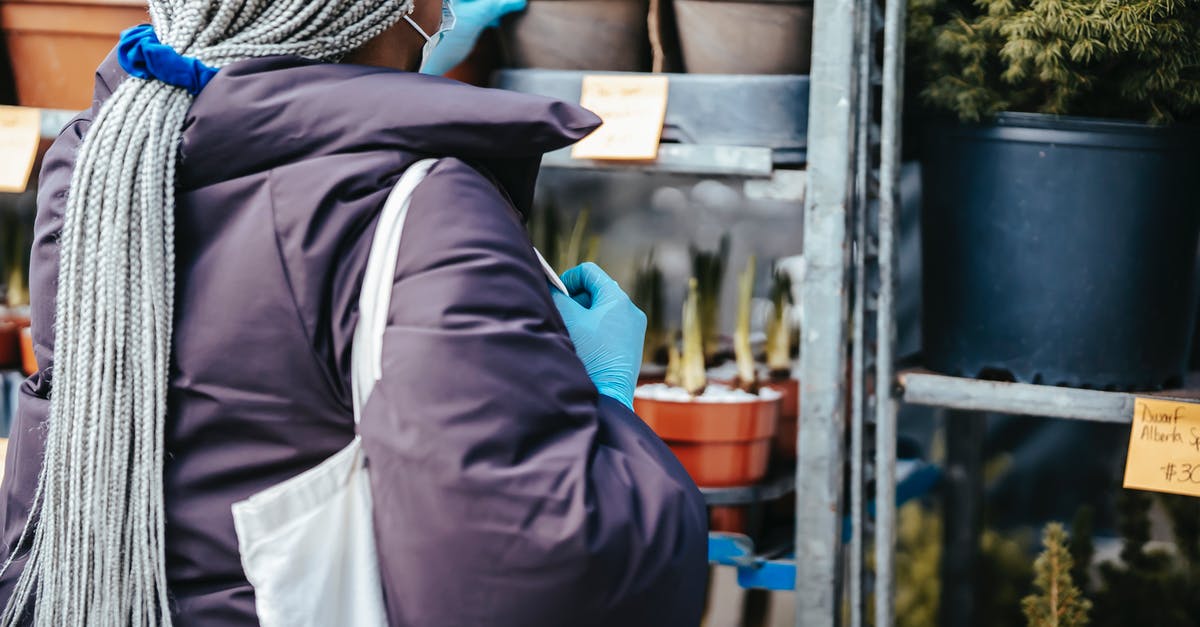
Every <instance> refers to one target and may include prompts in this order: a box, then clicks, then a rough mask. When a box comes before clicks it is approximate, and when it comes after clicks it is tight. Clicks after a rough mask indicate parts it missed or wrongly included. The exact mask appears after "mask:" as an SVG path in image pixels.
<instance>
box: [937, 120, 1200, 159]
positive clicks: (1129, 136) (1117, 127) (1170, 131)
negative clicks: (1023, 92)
mask: <svg viewBox="0 0 1200 627" xmlns="http://www.w3.org/2000/svg"><path fill="white" fill-rule="evenodd" d="M929 122H932V124H930V125H929V128H930V129H933V130H935V132H937V133H939V134H945V133H953V134H955V135H959V136H967V137H972V138H975V139H979V140H984V141H1006V142H1018V143H1035V144H1056V145H1068V146H1100V147H1110V148H1127V149H1135V150H1136V149H1154V150H1161V149H1162V147H1163V145H1164V144H1166V145H1177V146H1181V147H1188V148H1194V147H1195V146H1196V145H1200V126H1198V125H1195V124H1185V123H1176V124H1150V123H1147V122H1137V121H1133V120H1118V119H1111V118H1089V117H1075V116H1059V115H1050V114H1046V113H1022V112H1015V111H1005V112H1002V113H998V114H996V115H995V116H994V117H993V118H991V119H990V120H985V121H982V122H963V121H961V120H959V119H958V118H955V117H953V116H947V115H935V116H930V118H929Z"/></svg>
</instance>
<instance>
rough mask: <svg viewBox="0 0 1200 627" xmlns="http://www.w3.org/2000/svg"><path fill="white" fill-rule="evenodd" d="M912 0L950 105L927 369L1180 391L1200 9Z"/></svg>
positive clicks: (919, 69)
mask: <svg viewBox="0 0 1200 627" xmlns="http://www.w3.org/2000/svg"><path fill="white" fill-rule="evenodd" d="M910 6H911V22H910V33H909V35H910V36H909V40H910V44H911V53H910V59H911V63H910V67H912V68H914V71H915V72H916V73H917V74H918V76H917V77H916V78H917V80H916V81H915V82H917V83H920V84H921V85H922V89H921V95H922V101H923V103H924V104H925V105H926V106H928V107H929V108H931V109H932V110H934V111H938V112H941V113H943V114H948V115H947V116H946V117H945V118H942V119H937V120H934V121H930V122H929V123H928V124H926V125H924V126H925V132H924V133H923V136H922V140H923V141H922V144H923V146H922V147H923V154H922V161H923V172H924V215H923V227H922V228H923V232H922V238H923V246H924V263H923V268H924V277H923V283H924V287H925V298H924V305H923V308H924V334H923V335H924V341H925V347H924V353H925V358H926V360H927V365H928V366H929V367H931V368H933V369H935V370H939V371H943V372H948V373H950V374H959V375H966V376H985V377H1001V378H1008V379H1015V380H1019V381H1024V382H1033V383H1039V382H1040V383H1047V384H1062V385H1074V386H1092V387H1101V388H1112V387H1117V388H1157V387H1161V386H1163V385H1165V384H1172V383H1176V382H1179V380H1180V378H1181V376H1182V373H1183V372H1184V369H1185V364H1186V359H1187V347H1188V346H1189V342H1188V339H1189V336H1190V333H1191V328H1190V321H1191V320H1193V318H1192V317H1191V315H1192V311H1193V303H1194V302H1195V286H1196V276H1195V274H1194V270H1193V268H1194V265H1195V264H1194V261H1195V259H1196V244H1197V236H1198V234H1200V177H1197V176H1196V172H1198V171H1200V132H1197V130H1196V127H1195V126H1194V125H1192V124H1191V123H1192V122H1194V121H1195V120H1196V118H1197V116H1198V115H1200V74H1198V72H1197V67H1200V45H1198V44H1197V42H1200V3H1196V2H1179V1H1178V0H1123V1H1121V2H1095V1H1093V0H978V1H976V2H966V1H963V0H910ZM1147 299H1152V300H1155V301H1161V300H1163V299H1169V300H1170V302H1171V305H1170V306H1148V302H1149V301H1148V300H1147Z"/></svg>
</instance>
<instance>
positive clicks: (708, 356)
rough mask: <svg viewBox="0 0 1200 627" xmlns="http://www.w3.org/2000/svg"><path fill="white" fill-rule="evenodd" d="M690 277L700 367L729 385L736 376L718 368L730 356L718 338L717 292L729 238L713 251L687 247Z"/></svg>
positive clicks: (723, 240) (718, 313)
mask: <svg viewBox="0 0 1200 627" xmlns="http://www.w3.org/2000/svg"><path fill="white" fill-rule="evenodd" d="M691 257H692V276H693V277H694V278H695V280H696V284H697V299H698V302H697V307H698V308H699V326H700V341H701V344H702V346H703V353H704V364H705V366H706V367H708V368H714V369H715V371H714V372H713V373H711V375H712V376H711V378H713V379H714V380H716V381H719V382H721V383H730V382H732V381H733V379H734V377H735V376H736V374H737V373H736V372H735V371H732V370H729V371H726V369H725V368H722V366H724V365H725V364H726V363H727V362H728V361H729V359H730V358H731V357H732V356H733V355H732V354H731V352H730V350H729V349H728V348H726V347H725V346H724V345H723V342H722V338H721V288H722V286H723V285H724V283H725V268H726V267H727V266H728V264H729V234H728V233H727V234H725V235H723V236H722V237H721V243H720V244H719V245H718V246H717V249H716V250H703V249H701V248H698V247H696V246H694V245H693V246H692V247H691Z"/></svg>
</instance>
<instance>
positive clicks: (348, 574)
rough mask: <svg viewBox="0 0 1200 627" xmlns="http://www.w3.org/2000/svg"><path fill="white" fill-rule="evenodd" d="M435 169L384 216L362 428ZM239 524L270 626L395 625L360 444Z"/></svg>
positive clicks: (366, 283) (368, 313) (288, 484)
mask: <svg viewBox="0 0 1200 627" xmlns="http://www.w3.org/2000/svg"><path fill="white" fill-rule="evenodd" d="M436 163H437V160H435V159H426V160H423V161H418V162H417V163H415V164H413V165H412V166H410V167H409V168H408V170H406V171H405V173H404V174H403V175H402V176H401V177H400V180H399V181H398V182H397V183H396V186H395V188H393V190H392V192H391V194H390V195H389V196H388V199H387V202H386V203H385V204H384V207H383V211H382V212H381V213H380V216H379V223H378V225H377V226H376V229H375V236H374V239H373V240H372V243H371V252H370V255H369V256H368V258H367V267H366V271H365V272H364V274H363V284H362V291H361V292H360V293H359V300H358V304H359V320H358V326H357V327H356V328H355V331H354V348H353V354H352V357H351V359H352V362H351V375H350V378H351V392H352V394H351V395H352V398H353V403H354V423H355V425H357V424H358V422H359V419H360V416H361V410H362V405H363V403H365V402H366V400H367V399H368V398H369V397H370V395H371V391H372V389H373V388H374V386H375V383H376V382H377V381H378V380H379V379H380V378H381V377H382V376H383V364H382V353H383V335H384V331H385V329H386V327H387V318H388V312H389V310H390V307H391V296H392V281H393V280H394V276H395V273H396V258H397V255H398V254H399V250H400V237H401V234H402V233H403V230H404V221H405V218H406V217H407V214H408V207H409V201H410V199H411V197H412V193H413V190H414V189H416V187H417V185H418V184H419V183H420V182H421V181H422V180H424V178H425V176H426V175H427V174H428V173H429V171H430V170H431V169H432V168H433V166H434V165H436ZM534 253H535V255H536V257H537V259H538V262H539V263H540V264H541V267H542V269H543V271H544V272H545V274H546V278H547V280H548V281H549V282H550V283H551V285H553V286H554V287H555V289H557V290H559V291H561V292H563V293H566V292H567V290H566V287H565V286H564V285H563V284H562V280H561V279H560V278H559V277H558V275H557V274H556V273H555V272H554V270H553V269H552V268H551V267H550V265H549V264H548V263H547V262H546V260H545V259H544V258H543V257H542V255H541V253H540V252H538V251H537V250H536V249H535V250H534ZM233 522H234V528H235V530H236V531H237V537H238V550H239V552H240V553H241V560H242V568H243V569H244V570H245V573H246V579H247V580H248V581H249V582H250V585H251V586H253V588H254V595H255V610H256V612H257V614H258V619H259V622H260V623H261V625H262V627H285V626H286V627H326V626H328V625H355V626H361V627H372V626H376V625H379V626H386V625H387V612H386V609H385V606H384V602H383V586H382V583H381V581H380V575H379V561H378V555H377V551H376V548H375V535H374V533H375V532H374V527H373V525H372V509H371V485H370V476H369V475H368V470H367V465H366V458H365V456H364V453H363V450H362V440H361V438H360V437H359V436H357V435H356V436H355V437H354V440H353V441H351V442H350V444H348V445H346V447H345V448H343V449H342V450H341V451H339V452H338V453H336V454H335V455H333V456H332V457H329V458H328V459H326V460H325V461H324V462H321V463H320V464H319V465H317V466H316V467H314V468H312V469H311V470H308V471H306V472H304V473H302V474H300V475H297V476H296V477H293V478H292V479H289V480H287V481H284V482H283V483H280V484H278V485H275V486H272V487H271V488H268V489H267V490H264V491H262V492H259V493H258V494H255V495H254V496H251V497H250V498H248V499H246V500H244V501H239V502H237V503H234V504H233Z"/></svg>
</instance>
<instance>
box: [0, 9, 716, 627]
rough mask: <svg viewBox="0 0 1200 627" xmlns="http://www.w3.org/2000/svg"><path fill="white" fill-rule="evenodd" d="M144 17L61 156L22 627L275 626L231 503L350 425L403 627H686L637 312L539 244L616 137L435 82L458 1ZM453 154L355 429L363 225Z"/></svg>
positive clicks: (15, 466) (695, 542)
mask: <svg viewBox="0 0 1200 627" xmlns="http://www.w3.org/2000/svg"><path fill="white" fill-rule="evenodd" d="M149 8H150V18H151V22H152V26H150V25H147V26H143V27H139V28H137V29H131V30H130V31H127V32H126V33H124V34H123V36H122V41H121V44H120V46H119V47H118V49H117V50H116V51H115V52H114V54H113V55H111V56H110V58H109V59H108V60H106V61H105V62H104V64H103V65H102V66H101V67H100V68H99V70H98V71H97V80H96V88H95V99H94V106H93V107H92V109H91V110H90V111H87V112H84V113H83V114H81V115H80V116H79V117H78V118H76V119H75V120H74V121H73V122H72V123H71V124H70V125H69V126H68V127H67V128H66V129H65V130H64V131H63V132H62V134H61V136H60V137H59V138H58V139H57V141H56V142H55V143H54V145H53V147H52V148H51V149H50V151H49V152H48V154H47V155H46V158H45V161H44V166H43V171H42V175H41V179H40V188H39V197H38V218H37V226H36V238H35V244H34V250H33V262H32V272H31V274H32V287H33V317H34V328H33V331H34V339H35V344H36V351H37V356H38V362H39V364H40V365H41V371H40V372H38V373H37V374H36V375H34V376H33V377H31V378H30V379H29V380H28V381H27V382H26V384H25V385H24V386H23V388H22V390H21V393H22V395H21V401H20V409H19V415H18V417H17V419H16V421H15V424H14V426H13V429H12V438H11V442H10V447H9V454H8V459H7V462H6V467H5V475H4V481H3V485H2V487H0V492H2V498H0V507H2V508H3V510H2V511H3V516H2V518H0V520H3V525H4V527H3V532H4V541H5V545H6V547H7V550H8V554H9V556H10V557H9V559H8V561H7V562H6V563H5V565H4V569H3V572H2V573H0V601H3V603H4V608H5V609H4V612H3V615H2V616H0V623H2V624H3V625H23V624H36V625H54V626H61V625H103V626H109V625H111V626H114V627H125V626H128V625H172V624H174V625H220V626H226V625H233V626H236V625H255V624H258V617H257V616H256V611H255V596H254V589H253V587H252V586H251V585H250V583H248V581H247V579H246V576H245V574H244V572H243V569H242V563H241V558H240V556H239V553H238V538H237V532H236V530H235V526H234V523H233V518H232V515H231V507H232V505H233V504H234V503H236V502H239V501H243V500H245V499H247V498H248V497H250V496H251V495H254V494H257V493H260V492H261V491H263V490H264V489H266V488H269V487H271V486H274V485H277V484H279V483H281V482H283V481H285V480H287V479H289V478H292V477H295V476H297V475H299V474H300V473H303V472H304V471H306V470H308V469H310V468H313V467H314V466H316V465H317V464H319V463H320V462H322V460H325V459H326V458H328V457H330V456H331V455H333V454H334V453H335V452H337V451H339V450H340V449H342V447H344V446H346V445H347V443H348V442H350V441H351V440H352V439H353V438H354V437H355V434H356V433H357V434H358V435H360V436H361V438H362V442H363V447H364V448H363V450H364V451H365V457H366V459H367V462H368V464H369V467H370V481H371V483H370V492H371V498H372V500H373V502H374V514H373V521H374V536H375V543H376V547H377V553H378V562H379V570H380V573H381V579H382V586H383V598H384V601H385V604H386V611H387V615H388V622H389V623H390V624H394V625H429V626H450V625H501V626H508V625H514V626H515V625H520V626H534V627H536V626H540V625H547V626H560V625H561V626H568V625H570V626H576V625H625V626H636V625H647V626H651V625H653V626H667V627H671V626H675V625H678V626H684V625H695V624H697V623H698V622H699V614H700V605H701V604H702V602H703V586H704V581H705V577H706V569H705V564H704V562H705V542H704V532H705V514H704V506H703V502H702V499H701V498H700V496H699V494H698V492H697V490H696V489H695V486H694V485H692V483H691V482H690V480H689V479H688V477H687V476H686V474H685V473H684V472H683V470H682V469H681V468H680V466H679V465H678V463H677V462H676V461H675V460H674V458H673V457H672V456H671V454H670V452H669V451H668V450H667V449H666V448H665V447H664V446H663V444H662V443H661V442H660V441H659V440H658V439H657V438H656V437H655V436H654V435H653V434H652V433H651V432H650V431H649V430H648V429H647V428H646V427H645V425H644V424H642V423H641V422H640V421H639V420H638V418H637V417H636V416H635V415H634V414H633V413H632V411H631V410H630V405H631V398H632V389H633V381H634V378H635V375H636V357H633V355H635V354H636V355H637V356H640V354H641V346H640V344H641V339H642V337H641V334H642V333H643V331H644V325H645V319H644V317H643V316H641V314H640V312H637V311H636V308H633V306H632V305H630V304H629V301H628V299H627V298H625V296H624V294H623V293H622V292H621V291H620V288H619V287H617V286H616V284H615V283H614V282H612V280H611V279H608V278H607V277H606V276H605V275H604V274H603V272H602V271H600V270H599V269H598V268H596V267H594V266H587V267H581V268H578V269H575V270H572V271H571V272H569V273H568V274H567V275H566V276H565V277H564V279H565V282H566V284H567V286H568V287H569V288H570V292H571V297H566V296H561V295H553V296H552V295H551V292H550V289H549V288H548V287H547V284H546V280H545V277H544V275H542V274H541V270H540V269H539V266H538V261H537V259H536V257H535V254H534V252H533V250H532V249H531V247H530V245H529V242H528V239H527V237H526V235H525V233H524V230H523V229H522V219H523V216H524V215H525V213H526V212H527V211H528V209H529V205H530V202H531V199H532V193H533V183H534V179H535V177H536V174H537V169H538V164H539V162H540V159H541V156H542V155H543V154H544V153H546V152H548V151H551V150H555V149H558V148H562V147H564V146H567V145H569V144H571V143H573V142H575V141H577V140H578V139H580V138H581V137H583V136H584V135H586V134H587V133H589V132H590V131H591V130H592V129H594V128H595V127H596V126H597V125H598V120H597V119H596V118H595V116H593V115H592V114H590V113H588V112H586V111H584V110H582V109H580V108H578V107H576V106H574V105H570V104H565V103H561V102H555V101H551V100H546V99H541V98H536V97H531V96H525V95H519V94H512V93H506V92H499V91H493V90H485V89H478V88H474V87H468V86H466V85H462V84H459V83H455V82H452V81H448V80H444V79H440V78H435V77H430V76H425V75H421V74H416V73H413V72H414V71H415V70H417V69H418V67H419V65H420V64H421V60H422V59H423V58H425V57H427V55H428V53H429V52H430V50H431V48H432V46H434V45H436V43H437V41H438V40H439V39H440V33H442V32H443V31H444V29H445V28H446V27H449V26H450V24H449V23H447V21H446V20H443V17H442V16H443V13H445V14H446V15H447V16H448V17H451V18H452V12H449V11H447V10H444V9H446V8H447V7H443V6H441V5H440V4H438V2H437V0H416V4H414V0H150V2H149ZM440 20H441V21H440ZM431 33H433V34H432V35H431ZM430 157H433V158H437V159H438V161H437V164H436V165H435V166H434V167H433V169H432V170H431V171H430V172H429V174H428V175H427V176H426V178H425V179H424V180H423V181H422V182H421V183H420V184H419V185H417V187H416V188H415V191H414V192H413V194H412V196H411V202H410V208H409V212H408V218H407V225H406V226H405V231H404V242H403V244H402V245H401V246H400V249H399V250H400V252H399V256H398V257H397V259H396V271H395V275H394V282H393V285H392V296H393V297H392V299H391V308H390V312H389V316H388V320H387V325H386V330H385V332H384V335H383V337H384V341H383V360H382V364H383V367H382V377H381V378H380V379H379V382H378V383H377V384H376V386H375V388H374V392H373V393H372V394H371V396H370V397H369V398H368V399H367V400H366V402H365V405H364V406H363V408H362V411H361V424H360V425H358V427H357V428H356V426H355V424H354V418H353V414H354V412H353V411H352V401H351V397H352V395H351V390H350V384H349V381H350V357H351V347H352V338H353V336H354V329H355V325H356V323H357V320H358V311H357V302H358V300H357V299H358V294H359V288H360V286H361V285H362V278H363V272H364V266H365V264H366V259H367V255H368V252H369V251H370V249H371V242H372V235H373V233H374V230H375V227H376V222H377V219H378V216H379V212H380V209H381V207H382V206H383V204H384V201H385V199H386V198H387V196H388V194H389V193H390V192H391V190H392V188H393V186H394V185H395V184H396V182H397V180H398V179H399V178H400V177H401V175H402V174H403V173H404V172H405V170H406V169H407V168H408V167H409V166H410V165H412V164H413V163H415V162H417V161H419V160H422V159H425V158H430Z"/></svg>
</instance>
